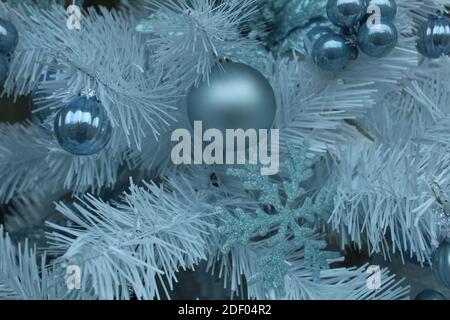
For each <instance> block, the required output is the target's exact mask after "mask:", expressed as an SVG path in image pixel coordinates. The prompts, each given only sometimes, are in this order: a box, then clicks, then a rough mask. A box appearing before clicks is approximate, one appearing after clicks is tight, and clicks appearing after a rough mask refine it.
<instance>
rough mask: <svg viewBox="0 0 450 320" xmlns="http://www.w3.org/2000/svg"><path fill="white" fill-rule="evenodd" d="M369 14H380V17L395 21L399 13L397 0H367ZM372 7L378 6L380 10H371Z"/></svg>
mask: <svg viewBox="0 0 450 320" xmlns="http://www.w3.org/2000/svg"><path fill="white" fill-rule="evenodd" d="M365 1H366V7H367V10H368V11H369V12H368V14H369V15H372V14H378V13H379V14H380V16H379V18H380V19H383V20H385V21H391V22H392V21H394V19H395V16H396V15H397V3H396V2H395V0H365ZM372 7H377V8H378V10H379V11H375V12H373V11H371V8H372Z"/></svg>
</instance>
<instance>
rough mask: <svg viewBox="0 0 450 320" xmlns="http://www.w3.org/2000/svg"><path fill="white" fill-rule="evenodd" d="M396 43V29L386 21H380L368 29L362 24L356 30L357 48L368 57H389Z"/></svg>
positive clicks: (365, 24)
mask: <svg viewBox="0 0 450 320" xmlns="http://www.w3.org/2000/svg"><path fill="white" fill-rule="evenodd" d="M397 41H398V32H397V28H396V27H395V26H394V24H393V23H392V22H390V21H387V20H383V19H381V21H380V23H378V24H374V25H371V26H370V27H369V26H368V25H367V23H363V24H362V25H361V27H360V28H359V30H358V40H357V42H358V47H359V49H360V50H361V51H362V52H364V53H365V54H366V55H368V56H370V57H374V58H381V57H385V56H387V55H389V53H391V52H392V50H394V48H395V46H396V45H397Z"/></svg>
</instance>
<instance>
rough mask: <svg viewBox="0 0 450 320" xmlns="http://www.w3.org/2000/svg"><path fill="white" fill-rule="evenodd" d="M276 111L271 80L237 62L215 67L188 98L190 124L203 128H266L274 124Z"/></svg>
mask: <svg viewBox="0 0 450 320" xmlns="http://www.w3.org/2000/svg"><path fill="white" fill-rule="evenodd" d="M276 111H277V103H276V98H275V93H274V91H273V88H272V86H271V85H270V82H269V81H268V80H267V79H266V78H265V77H264V75H263V74H261V73H260V72H259V71H258V70H256V69H254V68H252V67H250V66H248V65H245V64H242V63H236V62H226V63H223V64H221V65H220V66H215V67H214V68H213V69H212V70H211V73H210V74H209V81H206V80H205V81H203V82H201V83H200V84H199V85H198V86H194V87H192V88H191V90H190V92H189V94H188V97H187V112H188V118H189V121H190V123H191V124H192V125H194V122H195V121H201V122H202V125H203V129H204V130H208V129H218V130H220V131H221V132H222V133H224V134H225V132H226V130H227V129H244V130H247V129H255V130H259V129H266V130H270V129H271V128H272V126H273V123H274V119H275V115H276Z"/></svg>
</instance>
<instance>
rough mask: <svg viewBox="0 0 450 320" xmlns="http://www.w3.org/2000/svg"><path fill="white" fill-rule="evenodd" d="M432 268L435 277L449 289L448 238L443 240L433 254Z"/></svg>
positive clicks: (449, 241) (449, 244) (449, 258)
mask: <svg viewBox="0 0 450 320" xmlns="http://www.w3.org/2000/svg"><path fill="white" fill-rule="evenodd" d="M433 270H434V274H435V275H436V277H437V278H438V279H439V280H440V281H441V282H442V284H443V285H445V286H446V287H447V288H449V289H450V240H449V239H446V240H444V241H443V242H442V243H441V244H440V245H439V247H438V248H437V250H436V251H435V253H434V256H433Z"/></svg>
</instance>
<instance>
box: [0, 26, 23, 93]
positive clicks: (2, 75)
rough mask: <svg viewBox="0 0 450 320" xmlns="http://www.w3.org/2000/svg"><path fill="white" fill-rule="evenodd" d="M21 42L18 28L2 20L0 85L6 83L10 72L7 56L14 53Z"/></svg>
mask: <svg viewBox="0 0 450 320" xmlns="http://www.w3.org/2000/svg"><path fill="white" fill-rule="evenodd" d="M18 41H19V33H18V32H17V29H16V27H15V26H14V25H13V24H12V23H11V22H10V21H8V20H5V19H3V18H0V85H3V84H4V83H5V80H6V78H7V77H8V72H9V63H8V59H7V56H8V55H9V54H11V53H13V52H14V50H15V49H16V47H17V43H18Z"/></svg>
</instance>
